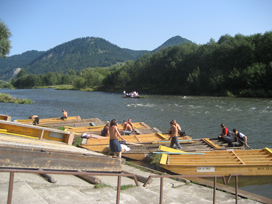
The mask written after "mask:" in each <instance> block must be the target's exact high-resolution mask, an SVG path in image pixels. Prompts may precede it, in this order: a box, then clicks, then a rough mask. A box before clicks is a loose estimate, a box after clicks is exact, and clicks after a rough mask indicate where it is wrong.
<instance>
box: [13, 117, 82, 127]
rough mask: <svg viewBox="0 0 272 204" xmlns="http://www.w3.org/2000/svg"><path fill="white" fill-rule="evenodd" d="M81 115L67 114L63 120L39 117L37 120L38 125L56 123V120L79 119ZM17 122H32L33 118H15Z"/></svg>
mask: <svg viewBox="0 0 272 204" xmlns="http://www.w3.org/2000/svg"><path fill="white" fill-rule="evenodd" d="M80 120H81V117H80V116H69V117H67V118H65V119H64V120H62V119H60V118H44V119H42V118H40V120H39V123H40V124H39V125H44V124H50V123H51V124H52V123H58V122H64V123H66V122H72V121H80ZM16 121H17V122H19V123H23V124H32V123H33V120H32V119H18V120H16Z"/></svg>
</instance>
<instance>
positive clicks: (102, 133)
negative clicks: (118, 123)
mask: <svg viewBox="0 0 272 204" xmlns="http://www.w3.org/2000/svg"><path fill="white" fill-rule="evenodd" d="M109 128H110V122H109V121H107V123H106V125H105V126H104V128H103V130H101V136H104V137H106V136H109V135H110V134H109Z"/></svg>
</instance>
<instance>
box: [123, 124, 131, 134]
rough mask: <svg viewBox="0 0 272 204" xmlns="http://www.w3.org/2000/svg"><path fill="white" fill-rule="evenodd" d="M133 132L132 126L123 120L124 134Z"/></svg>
mask: <svg viewBox="0 0 272 204" xmlns="http://www.w3.org/2000/svg"><path fill="white" fill-rule="evenodd" d="M132 132H133V128H132V126H131V125H130V124H129V123H127V121H126V120H124V121H123V134H124V135H130V134H131V133H132Z"/></svg>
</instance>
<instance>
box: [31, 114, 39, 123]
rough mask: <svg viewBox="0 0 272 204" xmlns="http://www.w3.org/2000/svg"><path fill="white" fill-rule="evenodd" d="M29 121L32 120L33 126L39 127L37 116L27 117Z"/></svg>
mask: <svg viewBox="0 0 272 204" xmlns="http://www.w3.org/2000/svg"><path fill="white" fill-rule="evenodd" d="M29 119H32V121H33V125H37V124H38V125H39V121H40V118H39V116H37V115H32V116H29Z"/></svg>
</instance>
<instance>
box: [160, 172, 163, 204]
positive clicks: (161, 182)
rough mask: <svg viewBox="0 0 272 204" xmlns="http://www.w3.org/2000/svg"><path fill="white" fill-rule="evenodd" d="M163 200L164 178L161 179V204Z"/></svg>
mask: <svg viewBox="0 0 272 204" xmlns="http://www.w3.org/2000/svg"><path fill="white" fill-rule="evenodd" d="M162 199H163V177H161V186H160V204H162Z"/></svg>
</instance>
